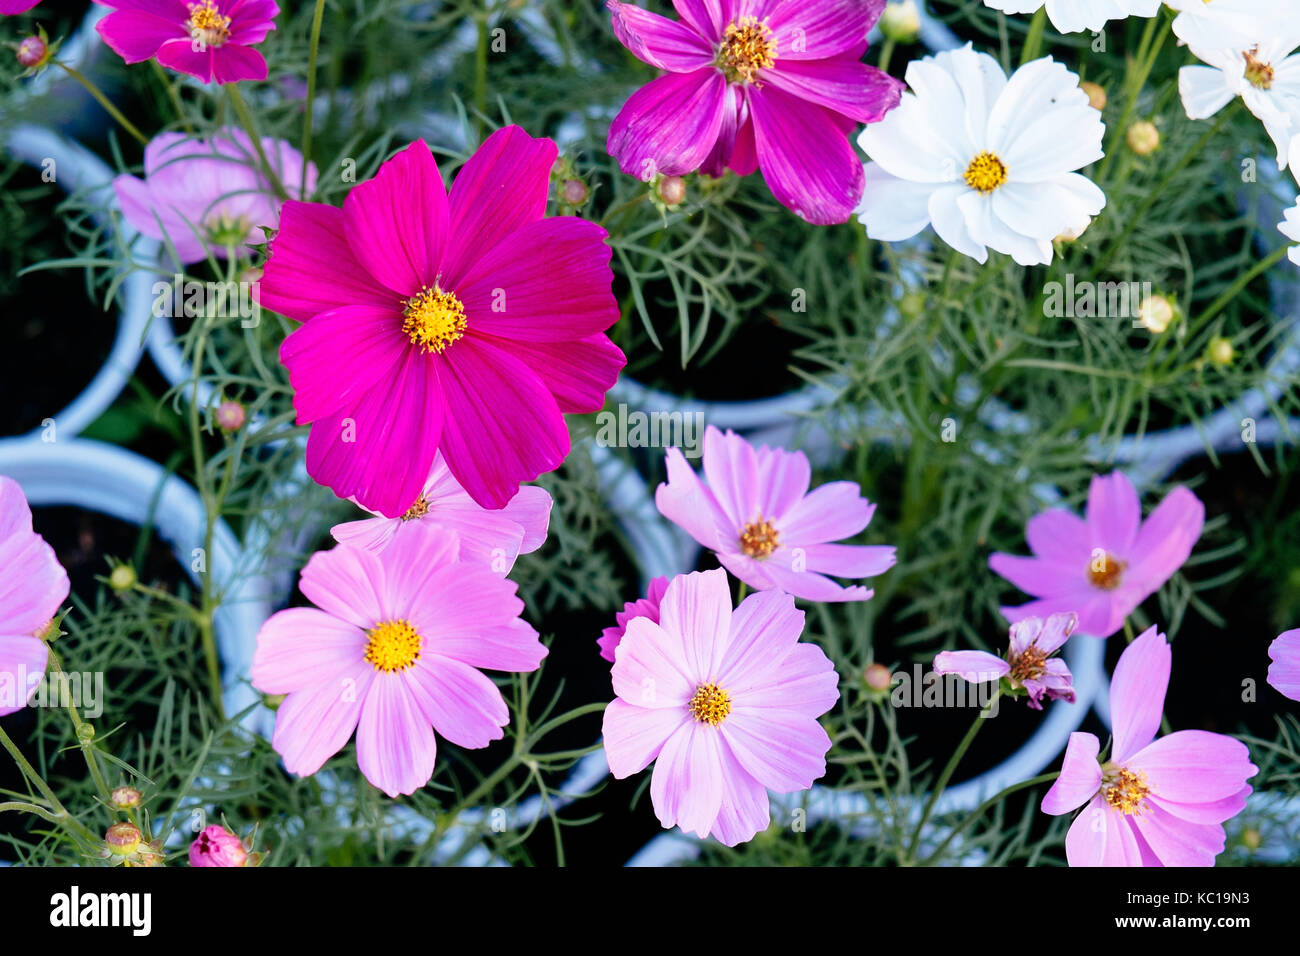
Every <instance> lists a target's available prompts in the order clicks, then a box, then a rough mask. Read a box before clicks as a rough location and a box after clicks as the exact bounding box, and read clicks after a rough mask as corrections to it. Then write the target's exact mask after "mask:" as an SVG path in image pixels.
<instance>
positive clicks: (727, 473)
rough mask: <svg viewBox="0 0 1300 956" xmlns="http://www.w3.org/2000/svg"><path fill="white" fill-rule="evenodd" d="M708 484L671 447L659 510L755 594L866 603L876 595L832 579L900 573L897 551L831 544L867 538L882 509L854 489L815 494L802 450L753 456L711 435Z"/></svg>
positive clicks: (707, 433)
mask: <svg viewBox="0 0 1300 956" xmlns="http://www.w3.org/2000/svg"><path fill="white" fill-rule="evenodd" d="M704 476H705V479H706V481H707V483H705V482H702V481H700V479H699V476H697V475H696V474H695V472H694V471H692V470H691V467H690V465H688V464H687V463H686V459H685V457H684V456H683V455H682V453H681V451H680V450H679V449H677V448H670V449H668V481H667V482H666V483H665V484H661V485H660V486H659V488H658V489H657V490H656V492H655V504H656V505H657V506H658V508H659V511H660V513H661V514H662V515H663V516H664V517H665V518H667V519H668V520H669V521H672V522H674V523H675V524H678V525H680V526H681V527H682V528H683V529H685V531H686V533H687V534H689V535H690V536H691V537H692V538H694V539H695V540H696V541H698V542H699V543H700V544H702V545H704V547H706V548H709V549H710V550H712V551H714V552H716V553H717V556H718V561H719V562H721V563H722V566H723V567H725V568H726V569H727V570H728V571H730V572H731V573H732V574H734V575H735V576H736V577H738V578H739V579H740V580H742V581H744V582H745V583H746V584H748V585H750V586H751V587H754V588H759V589H764V590H766V589H768V588H778V589H780V590H782V591H787V592H789V593H790V594H793V595H794V596H795V597H800V598H806V599H808V600H810V601H865V600H867V599H868V598H870V597H871V595H872V593H873V592H872V591H871V589H870V588H865V587H861V586H856V585H855V586H853V587H847V588H845V587H841V586H840V585H838V584H836V583H835V582H834V581H832V580H831V579H830V578H828V577H826V575H828V574H833V575H835V576H837V577H843V578H864V577H871V576H874V575H877V574H883V573H884V572H885V571H887V570H888V569H889V568H891V567H893V565H894V561H895V557H894V549H893V548H892V547H887V546H883V545H846V544H832V543H831V542H835V541H839V540H841V539H843V538H850V537H852V536H853V535H855V534H857V533H858V532H860V531H862V529H863V528H865V527H866V526H867V524H868V523H870V521H871V516H872V514H874V513H875V510H876V506H875V505H873V504H871V503H870V502H868V501H867V500H866V499H865V498H863V497H862V492H861V489H860V488H859V487H858V485H857V484H855V483H854V482H851V481H833V482H831V483H829V484H825V485H821V486H820V487H818V488H817V489H815V490H814V491H812V492H811V493H810V492H809V491H808V483H809V480H810V477H811V469H810V467H809V465H808V457H807V456H806V455H805V454H804V453H803V452H801V451H793V452H791V451H786V450H785V449H784V448H769V447H767V446H766V445H764V446H762V447H761V448H758V449H755V448H754V446H753V445H751V444H749V442H747V441H745V440H744V439H743V438H741V437H740V436H739V435H737V434H735V433H734V432H731V431H728V432H727V433H726V434H725V435H724V434H723V433H722V432H720V431H718V430H717V429H716V428H714V427H713V426H712V425H710V426H709V427H708V428H706V429H705V430H704Z"/></svg>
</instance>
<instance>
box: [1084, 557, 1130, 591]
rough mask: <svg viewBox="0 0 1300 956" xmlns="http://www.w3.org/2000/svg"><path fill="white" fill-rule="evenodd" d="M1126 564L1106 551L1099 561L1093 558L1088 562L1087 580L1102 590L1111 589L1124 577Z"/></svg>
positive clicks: (1117, 585)
mask: <svg viewBox="0 0 1300 956" xmlns="http://www.w3.org/2000/svg"><path fill="white" fill-rule="evenodd" d="M1127 567H1128V565H1127V564H1126V563H1125V562H1123V561H1121V560H1120V559H1119V558H1117V557H1115V556H1114V555H1113V554H1111V553H1109V552H1107V553H1106V554H1105V555H1103V556H1102V558H1101V561H1100V563H1099V562H1098V561H1097V560H1096V559H1094V560H1092V561H1090V562H1089V563H1088V580H1089V581H1091V582H1092V585H1093V587H1097V588H1101V589H1102V590H1103V591H1113V590H1115V589H1116V588H1117V587H1119V585H1120V581H1121V580H1122V579H1123V577H1124V569H1125V568H1127Z"/></svg>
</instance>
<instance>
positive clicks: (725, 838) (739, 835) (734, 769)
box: [709, 739, 772, 846]
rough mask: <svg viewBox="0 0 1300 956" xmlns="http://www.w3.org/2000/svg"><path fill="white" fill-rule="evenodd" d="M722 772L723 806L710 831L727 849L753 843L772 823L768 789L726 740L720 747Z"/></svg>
mask: <svg viewBox="0 0 1300 956" xmlns="http://www.w3.org/2000/svg"><path fill="white" fill-rule="evenodd" d="M718 756H719V759H720V760H721V765H720V769H721V773H722V805H721V806H720V807H719V808H718V816H717V819H715V820H714V821H713V829H712V830H711V831H709V835H710V836H712V837H713V838H714V839H715V840H717V841H718V842H719V843H721V844H723V845H724V846H735V845H736V844H738V843H744V842H745V841H746V840H752V839H753V838H754V836H755V835H756V834H757V833H758V832H759V831H760V830H766V829H767V827H768V824H769V823H771V820H772V806H771V800H770V799H769V797H768V795H767V788H766V787H764V786H763V785H762V784H761V783H759V782H758V781H757V780H755V779H754V778H753V777H752V776H751V775H750V774H749V772H748V771H747V770H745V768H744V767H743V766H741V764H740V761H738V760H737V759H736V757H735V755H734V754H733V753H732V752H731V748H730V747H728V746H727V742H726V740H725V739H724V740H723V741H722V745H721V746H720V747H719V748H718Z"/></svg>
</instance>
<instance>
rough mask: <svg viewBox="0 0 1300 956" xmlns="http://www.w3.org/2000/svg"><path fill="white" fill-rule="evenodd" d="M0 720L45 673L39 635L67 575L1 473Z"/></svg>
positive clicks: (19, 707) (51, 616)
mask: <svg viewBox="0 0 1300 956" xmlns="http://www.w3.org/2000/svg"><path fill="white" fill-rule="evenodd" d="M0 567H3V568H4V569H5V574H4V579H3V581H2V582H0V717H3V716H4V715H6V714H12V713H14V712H15V711H18V710H22V708H23V707H25V706H26V705H27V698H28V697H30V696H31V693H32V691H34V690H35V689H36V681H37V679H38V678H39V677H41V676H42V675H44V673H45V664H46V662H47V660H48V659H49V655H50V649H49V648H48V647H47V646H46V644H45V641H44V640H42V639H41V638H42V636H43V635H44V634H45V633H46V631H47V630H48V629H49V626H50V623H51V621H53V619H54V616H55V615H56V614H57V613H58V611H59V606H60V605H61V604H63V601H64V599H65V598H67V596H68V574H67V572H66V571H64V570H63V567H62V566H61V565H60V564H59V561H58V559H57V558H56V557H55V556H54V549H53V548H51V547H50V546H49V545H48V544H46V543H45V539H44V538H42V537H41V536H40V535H39V534H37V533H36V532H35V531H33V530H32V511H31V509H30V508H29V507H28V506H27V498H26V497H25V496H24V495H23V490H22V488H20V487H19V486H18V482H16V481H14V480H13V479H12V478H7V477H5V476H3V475H0Z"/></svg>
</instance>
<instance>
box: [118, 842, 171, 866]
mask: <svg viewBox="0 0 1300 956" xmlns="http://www.w3.org/2000/svg"><path fill="white" fill-rule="evenodd" d="M164 864H165V857H164V856H163V851H162V847H161V846H159V845H158V844H157V843H141V844H140V849H139V851H137V853H136V854H135V856H134V857H133V858H132V859H129V860H125V861H124V863H123V865H125V866H163V865H164Z"/></svg>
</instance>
